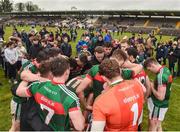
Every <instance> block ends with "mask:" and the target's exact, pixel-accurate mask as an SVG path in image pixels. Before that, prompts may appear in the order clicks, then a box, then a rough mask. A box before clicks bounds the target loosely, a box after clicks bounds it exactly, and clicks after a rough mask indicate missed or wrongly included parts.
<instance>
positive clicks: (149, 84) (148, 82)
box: [145, 76, 151, 98]
mask: <svg viewBox="0 0 180 132" xmlns="http://www.w3.org/2000/svg"><path fill="white" fill-rule="evenodd" d="M145 86H146V93H145V98H148V97H149V96H150V95H151V82H150V80H149V77H148V76H146V83H145Z"/></svg>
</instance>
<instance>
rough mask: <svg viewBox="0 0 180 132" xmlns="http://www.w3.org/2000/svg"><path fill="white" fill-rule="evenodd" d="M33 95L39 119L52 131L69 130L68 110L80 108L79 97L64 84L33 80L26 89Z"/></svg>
mask: <svg viewBox="0 0 180 132" xmlns="http://www.w3.org/2000/svg"><path fill="white" fill-rule="evenodd" d="M27 94H29V95H30V96H34V98H35V101H36V105H37V107H39V109H38V110H39V111H38V113H39V115H40V117H41V119H42V120H43V121H44V122H45V124H47V125H48V126H49V127H51V128H52V129H53V130H54V131H69V130H70V119H69V112H72V111H77V110H80V104H79V99H78V97H77V96H76V94H75V93H73V92H72V91H70V90H69V89H67V87H66V86H65V85H64V84H59V83H55V82H51V81H47V82H34V83H32V84H31V85H30V86H29V88H28V89H27Z"/></svg>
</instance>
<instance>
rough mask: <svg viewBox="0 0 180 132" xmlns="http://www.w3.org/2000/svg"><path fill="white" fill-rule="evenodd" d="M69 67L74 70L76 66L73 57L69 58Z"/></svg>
mask: <svg viewBox="0 0 180 132" xmlns="http://www.w3.org/2000/svg"><path fill="white" fill-rule="evenodd" d="M69 63H70V67H71V68H72V70H75V69H76V68H77V67H78V64H77V61H76V59H75V58H71V57H70V58H69Z"/></svg>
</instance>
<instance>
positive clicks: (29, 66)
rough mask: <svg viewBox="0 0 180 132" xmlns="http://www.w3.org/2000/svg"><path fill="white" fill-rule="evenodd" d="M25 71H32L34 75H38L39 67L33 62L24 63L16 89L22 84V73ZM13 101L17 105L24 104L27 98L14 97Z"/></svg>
mask: <svg viewBox="0 0 180 132" xmlns="http://www.w3.org/2000/svg"><path fill="white" fill-rule="evenodd" d="M24 70H30V71H31V72H32V73H34V74H36V73H37V72H38V70H37V67H36V66H35V64H34V63H33V62H31V61H27V62H26V63H24V64H23V65H22V67H21V69H20V72H19V74H18V78H17V80H18V83H17V84H16V85H15V86H14V87H18V86H19V84H20V83H21V81H22V80H21V73H22V71H24ZM13 100H14V101H15V102H17V103H22V102H24V101H25V98H21V97H19V96H13Z"/></svg>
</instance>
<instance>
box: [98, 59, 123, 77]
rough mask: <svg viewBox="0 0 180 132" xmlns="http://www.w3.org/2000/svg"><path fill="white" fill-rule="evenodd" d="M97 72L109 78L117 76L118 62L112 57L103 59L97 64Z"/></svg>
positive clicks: (118, 71)
mask: <svg viewBox="0 0 180 132" xmlns="http://www.w3.org/2000/svg"><path fill="white" fill-rule="evenodd" d="M99 73H100V74H101V75H103V76H105V77H107V78H109V79H112V78H114V77H116V76H119V75H120V69H119V64H118V63H117V61H115V60H113V59H105V60H103V61H102V62H101V64H100V65H99Z"/></svg>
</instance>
